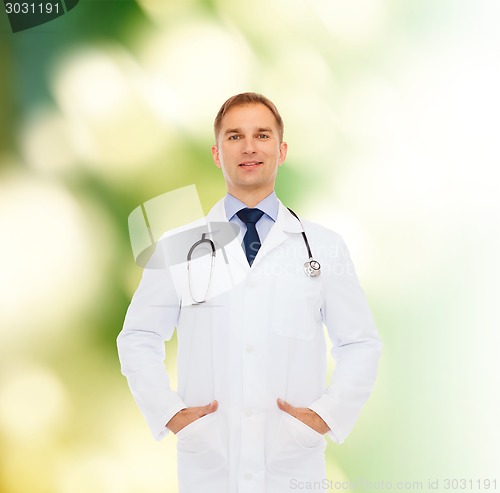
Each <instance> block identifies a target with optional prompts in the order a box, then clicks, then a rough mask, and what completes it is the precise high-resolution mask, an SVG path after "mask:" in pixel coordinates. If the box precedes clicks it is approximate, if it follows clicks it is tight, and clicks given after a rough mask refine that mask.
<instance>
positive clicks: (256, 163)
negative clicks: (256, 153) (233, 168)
mask: <svg viewBox="0 0 500 493" xmlns="http://www.w3.org/2000/svg"><path fill="white" fill-rule="evenodd" d="M260 164H262V161H248V162H245V163H240V164H239V165H238V166H242V167H244V168H253V167H255V166H259V165H260Z"/></svg>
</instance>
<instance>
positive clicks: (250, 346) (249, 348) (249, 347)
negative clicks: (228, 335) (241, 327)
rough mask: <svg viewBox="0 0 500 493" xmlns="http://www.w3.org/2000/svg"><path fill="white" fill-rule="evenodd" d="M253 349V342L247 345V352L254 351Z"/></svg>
mask: <svg viewBox="0 0 500 493" xmlns="http://www.w3.org/2000/svg"><path fill="white" fill-rule="evenodd" d="M253 350H254V347H253V346H252V345H251V344H249V345H248V346H247V347H246V352H247V353H253Z"/></svg>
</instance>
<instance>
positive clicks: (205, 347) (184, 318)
mask: <svg viewBox="0 0 500 493" xmlns="http://www.w3.org/2000/svg"><path fill="white" fill-rule="evenodd" d="M214 130H215V139H216V143H215V145H214V146H213V147H212V156H213V159H214V162H215V165H216V166H217V167H219V168H221V170H222V174H223V176H224V179H225V182H226V186H227V192H228V193H227V195H226V196H225V197H224V198H223V199H222V200H221V201H220V202H218V203H217V204H216V205H215V206H214V207H213V209H212V210H211V211H210V213H209V214H208V216H207V219H208V220H209V221H211V222H212V221H213V222H230V223H232V224H235V225H237V226H238V228H239V230H240V235H239V237H238V238H237V239H236V240H234V242H232V244H231V245H229V246H228V248H227V250H228V257H229V267H227V266H225V265H224V263H223V261H222V260H221V259H220V258H218V259H217V260H216V261H215V266H214V271H213V275H214V278H217V276H218V274H219V273H220V269H227V268H229V269H235V268H238V269H243V273H244V277H243V281H242V282H240V283H238V284H237V285H236V286H235V287H234V288H232V289H230V290H227V291H225V292H223V293H219V294H216V295H213V296H210V293H209V296H208V297H207V299H206V301H203V303H194V302H193V303H191V304H189V303H188V304H186V303H185V300H181V299H180V297H179V294H178V292H177V291H176V289H175V286H174V283H173V281H172V278H171V275H170V273H169V271H168V269H165V270H162V271H158V270H154V269H149V270H148V269H146V270H145V271H144V275H143V278H142V280H141V283H140V285H139V288H138V289H137V291H136V293H135V295H134V297H133V299H132V302H131V304H130V307H129V310H128V312H127V316H126V319H125V324H124V327H123V330H122V332H121V333H120V336H119V338H118V347H119V353H120V359H121V363H122V372H123V373H124V375H126V376H127V378H128V382H129V386H130V388H131V391H132V393H133V395H134V398H135V399H136V402H137V404H138V405H139V407H140V409H141V411H142V412H143V414H144V415H145V417H146V419H147V420H148V423H149V425H150V427H151V430H152V432H153V435H154V436H155V437H156V438H157V439H161V438H163V437H164V436H165V435H166V434H167V433H168V431H171V432H173V433H175V434H176V435H177V439H178V442H177V451H178V479H179V491H180V492H181V493H195V492H198V491H203V492H208V493H246V492H248V493H264V492H266V493H285V492H290V491H295V490H296V489H297V484H311V485H312V484H317V485H320V484H322V481H323V480H325V479H326V470H325V456H324V450H325V447H326V441H325V436H329V437H330V438H331V439H332V440H333V441H334V442H336V443H341V442H343V441H344V439H345V438H346V437H347V435H348V434H349V433H350V431H351V429H352V428H353V426H354V423H355V421H356V419H357V417H358V415H359V413H360V411H361V408H362V407H363V405H364V403H365V401H366V399H367V398H368V396H369V395H370V393H371V389H372V387H373V384H374V381H375V376H376V371H377V365H378V360H379V356H380V349H381V343H380V339H379V337H378V335H377V331H376V328H375V325H374V322H373V318H372V316H371V313H370V310H369V308H368V305H367V303H366V300H365V297H364V295H363V292H362V290H361V288H360V286H359V283H358V280H357V277H356V274H355V271H354V267H353V265H352V262H351V260H350V257H349V254H348V251H347V248H346V246H345V244H344V242H343V240H342V238H341V237H340V236H339V235H338V234H337V233H335V232H333V231H330V230H328V229H326V228H323V227H321V226H319V225H317V224H314V223H310V222H308V221H304V220H301V219H299V218H298V217H297V216H296V215H295V214H294V213H293V212H292V211H290V210H289V209H287V208H286V207H285V206H284V205H283V204H282V203H281V202H280V201H279V200H278V198H277V197H276V194H275V193H274V185H275V181H276V176H277V172H278V168H279V167H280V166H281V165H282V164H283V163H284V161H285V158H286V155H287V144H286V143H285V142H283V122H282V119H281V116H280V115H279V113H278V110H277V109H276V107H275V106H274V104H273V103H272V102H271V101H269V100H268V99H267V98H265V97H264V96H262V95H259V94H255V93H243V94H238V95H236V96H233V97H232V98H230V99H228V100H227V101H226V102H225V103H224V104H223V106H222V107H221V109H220V110H219V113H218V115H217V117H216V119H215V123H214ZM311 251H312V252H311ZM313 252H314V254H315V255H316V257H315V259H314V260H312V256H313ZM219 257H220V256H219ZM304 262H305V264H304ZM319 265H321V268H319ZM159 307H163V309H159ZM323 324H324V325H326V327H327V331H328V336H329V338H330V340H331V343H332V350H331V356H332V357H333V358H334V360H335V361H336V368H335V371H334V373H333V376H332V379H331V383H330V385H329V386H327V385H326V381H327V379H326V377H327V375H326V368H327V365H326V358H327V351H326V340H325V333H324V330H323ZM175 327H176V328H177V337H178V380H179V384H178V389H177V390H173V389H172V388H171V385H170V380H169V378H168V375H167V374H166V373H165V368H164V361H163V360H164V357H165V351H164V341H165V340H169V339H170V338H171V337H172V334H173V331H174V328H175Z"/></svg>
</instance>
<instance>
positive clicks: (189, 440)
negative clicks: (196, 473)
mask: <svg viewBox="0 0 500 493" xmlns="http://www.w3.org/2000/svg"><path fill="white" fill-rule="evenodd" d="M176 436H177V439H178V441H177V451H178V454H179V460H180V461H183V460H186V461H194V462H192V464H193V465H194V466H195V467H200V466H202V467H204V468H205V467H216V466H217V465H221V464H223V463H225V462H227V447H226V446H225V445H224V443H225V441H224V439H223V433H222V427H221V420H220V419H219V416H218V414H217V413H210V414H207V415H205V416H202V417H201V418H198V419H197V420H195V421H193V422H192V423H190V424H188V425H187V426H185V427H184V428H182V430H180V431H179V432H178V433H177V434H176Z"/></svg>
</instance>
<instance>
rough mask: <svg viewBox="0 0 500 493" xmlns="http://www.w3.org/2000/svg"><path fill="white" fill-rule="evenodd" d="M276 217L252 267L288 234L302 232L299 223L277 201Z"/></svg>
mask: <svg viewBox="0 0 500 493" xmlns="http://www.w3.org/2000/svg"><path fill="white" fill-rule="evenodd" d="M278 202H279V209H278V217H277V218H276V222H275V223H274V224H273V227H272V228H271V230H270V231H269V234H268V235H267V236H266V239H265V240H264V243H262V245H261V247H260V249H259V251H258V253H257V256H256V257H255V260H254V262H253V265H257V264H258V263H259V262H260V261H261V260H262V259H263V258H264V257H265V256H266V255H267V254H268V253H269V252H270V251H272V250H273V249H275V248H276V247H277V246H279V245H281V243H283V242H284V241H285V240H287V239H288V238H289V237H290V233H301V232H302V231H303V228H302V225H301V224H300V222H299V221H298V220H297V219H296V218H295V217H293V216H292V214H291V213H290V211H289V210H288V209H287V208H286V207H285V206H284V205H283V204H282V203H281V201H279V200H278Z"/></svg>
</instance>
